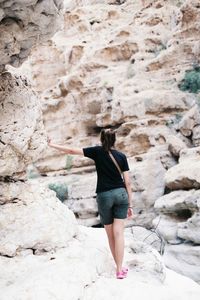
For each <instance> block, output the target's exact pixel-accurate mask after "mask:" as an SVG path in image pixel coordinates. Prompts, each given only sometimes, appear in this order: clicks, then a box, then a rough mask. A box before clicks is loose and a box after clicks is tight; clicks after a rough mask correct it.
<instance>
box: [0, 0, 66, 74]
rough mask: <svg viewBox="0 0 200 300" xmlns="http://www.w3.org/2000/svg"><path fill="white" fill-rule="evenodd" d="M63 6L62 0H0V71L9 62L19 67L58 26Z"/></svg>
mask: <svg viewBox="0 0 200 300" xmlns="http://www.w3.org/2000/svg"><path fill="white" fill-rule="evenodd" d="M61 7H62V1H61V0H56V1H53V0H48V1H37V0H25V1H21V0H11V1H0V57H1V62H0V72H2V71H3V70H4V68H5V65H7V64H11V65H13V66H15V67H18V66H19V65H20V64H21V63H22V62H23V61H24V60H26V59H27V57H28V55H29V54H30V51H31V48H32V47H33V46H35V45H36V44H38V43H39V42H41V41H45V40H47V39H49V38H50V37H51V36H52V34H53V33H54V32H55V31H56V30H58V27H59V26H58V25H59V23H60V21H59V19H60V18H61V15H60V10H61ZM58 17H59V18H58Z"/></svg>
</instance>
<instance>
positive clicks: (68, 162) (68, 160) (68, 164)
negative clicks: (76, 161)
mask: <svg viewBox="0 0 200 300" xmlns="http://www.w3.org/2000/svg"><path fill="white" fill-rule="evenodd" d="M72 163H73V156H72V155H67V156H66V162H65V169H66V170H70V169H71V168H72Z"/></svg>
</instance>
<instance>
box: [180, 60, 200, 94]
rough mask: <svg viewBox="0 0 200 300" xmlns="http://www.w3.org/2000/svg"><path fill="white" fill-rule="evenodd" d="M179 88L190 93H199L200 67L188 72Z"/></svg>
mask: <svg viewBox="0 0 200 300" xmlns="http://www.w3.org/2000/svg"><path fill="white" fill-rule="evenodd" d="M179 88H180V90H181V91H189V92H190V93H198V92H199V91H200V66H196V67H194V68H193V70H188V71H186V73H185V77H184V79H183V80H182V81H181V83H180V84H179Z"/></svg>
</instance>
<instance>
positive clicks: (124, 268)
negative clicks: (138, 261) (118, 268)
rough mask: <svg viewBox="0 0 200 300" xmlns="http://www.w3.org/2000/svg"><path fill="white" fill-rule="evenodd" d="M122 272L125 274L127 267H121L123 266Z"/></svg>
mask: <svg viewBox="0 0 200 300" xmlns="http://www.w3.org/2000/svg"><path fill="white" fill-rule="evenodd" d="M122 272H123V273H124V274H125V275H127V273H128V268H126V267H123V268H122Z"/></svg>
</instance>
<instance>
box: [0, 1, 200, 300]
mask: <svg viewBox="0 0 200 300" xmlns="http://www.w3.org/2000/svg"><path fill="white" fill-rule="evenodd" d="M173 2H174V1H169V3H166V1H161V0H160V1H154V2H152V1H149V0H147V1H134V2H133V1H118V0H115V1H113V0H112V1H101V0H100V1H65V5H64V6H65V14H64V26H63V30H62V31H60V32H58V33H57V34H56V35H55V37H54V38H53V40H52V41H48V42H47V43H46V44H43V45H42V48H40V49H39V48H37V49H36V50H34V51H33V52H32V56H31V57H30V60H29V61H28V62H27V63H25V65H24V66H23V67H22V69H21V70H15V69H14V68H13V67H11V66H9V67H8V66H6V65H7V64H10V65H12V66H14V67H18V66H19V65H20V64H21V63H22V62H23V61H24V60H25V59H27V57H28V55H29V53H30V50H31V49H33V47H34V46H35V45H37V44H38V43H41V42H42V41H46V40H47V39H48V38H49V37H50V36H51V35H52V34H53V33H54V32H56V31H57V30H58V23H59V21H60V20H61V15H60V10H61V6H62V1H59V0H48V1H36V0H26V1H23V2H22V1H20V0H18V1H17V0H16V1H0V33H1V35H0V40H1V46H0V54H1V57H2V60H1V63H0V72H1V74H0V76H1V83H0V96H1V98H0V110H1V111H0V115H1V119H0V153H1V155H0V167H1V168H0V206H1V209H0V270H3V276H0V277H1V279H0V287H1V298H2V299H3V300H4V299H6V300H8V299H15V300H17V299H20V300H23V299H24V300H25V299H27V298H30V299H35V298H37V299H40V298H44V299H56V298H57V297H60V298H61V299H65V298H66V295H67V294H68V295H70V300H71V299H77V298H79V299H101V298H102V297H105V294H104V291H105V288H104V287H105V286H109V290H107V291H108V298H109V299H117V297H118V295H119V296H120V298H123V299H129V298H130V292H132V290H133V291H134V292H135V295H137V294H138V297H139V295H141V294H142V296H143V299H149V294H150V293H152V294H153V295H154V298H155V299H156V298H157V299H160V298H162V299H166V300H169V299H172V300H175V299H177V297H181V299H183V300H184V299H188V297H190V299H191V300H197V299H198V298H199V293H200V289H199V286H198V285H197V284H195V283H194V282H193V281H192V280H190V279H187V278H184V277H182V276H179V275H177V274H175V273H174V272H172V271H169V270H168V269H166V268H165V267H164V265H163V263H162V260H161V258H160V255H159V254H158V252H157V251H156V250H155V249H153V248H152V247H150V246H148V245H147V244H146V243H144V242H143V241H138V240H135V239H133V232H132V230H131V231H130V230H127V236H126V238H127V239H126V240H127V242H126V243H127V245H126V262H127V264H128V266H129V268H130V275H129V278H128V279H127V281H123V283H122V285H121V286H120V288H119V290H118V291H117V293H116V280H115V278H114V276H115V274H114V267H113V265H112V263H111V262H112V260H111V257H109V255H108V253H109V252H108V246H107V244H106V240H105V233H103V232H102V230H101V229H98V230H97V229H92V228H91V229H88V228H84V227H80V226H78V223H77V221H76V219H75V216H74V214H73V213H72V212H71V211H70V210H69V208H71V209H72V210H73V211H74V213H75V215H76V216H77V217H78V219H79V222H80V223H81V221H82V224H84V222H85V225H92V224H96V222H97V210H96V206H95V195H94V190H92V186H94V182H95V177H94V173H91V174H87V182H88V180H89V181H90V183H91V186H90V187H89V188H88V190H86V189H85V180H86V179H85V174H86V173H85V172H86V171H87V172H90V171H93V170H94V167H93V166H92V164H91V162H90V161H89V160H87V159H85V158H82V159H79V158H76V159H73V160H72V159H71V157H65V156H63V155H60V154H59V155H57V157H55V156H56V155H55V154H56V151H54V152H52V151H51V150H50V149H48V150H47V151H46V152H44V150H45V147H46V133H45V130H44V127H43V121H42V120H43V119H44V121H45V128H46V130H47V131H48V134H49V135H50V136H51V137H52V138H53V137H56V140H57V141H65V142H66V143H68V144H70V145H71V144H76V145H77V146H80V147H83V146H86V145H89V144H96V143H97V142H98V133H99V131H100V129H101V128H102V127H108V126H112V127H116V128H118V143H117V147H118V148H119V149H123V150H124V151H126V152H127V154H128V155H129V161H130V166H131V176H132V181H133V194H134V199H135V204H134V205H135V207H134V210H135V212H136V218H135V220H133V221H132V222H131V223H130V225H133V224H134V225H136V224H139V225H141V224H142V225H145V226H146V227H151V225H152V220H153V219H154V217H155V210H154V203H155V201H156V200H157V199H158V200H157V201H158V203H159V201H161V202H162V198H160V197H162V196H163V194H164V192H165V185H166V186H168V189H169V188H170V189H171V188H172V187H174V188H173V189H177V188H179V187H177V184H179V185H180V188H183V187H181V182H183V184H186V185H187V188H190V187H191V188H192V189H193V188H194V187H195V188H196V189H197V188H198V182H199V178H198V174H196V173H195V172H191V173H190V174H189V176H188V178H187V176H186V175H185V174H184V172H183V173H182V174H181V176H179V174H177V176H176V175H174V173H173V174H172V175H170V172H171V170H172V169H173V168H174V170H176V169H175V168H177V169H178V168H179V169H180V170H184V160H183V162H182V161H181V157H182V154H184V153H186V158H185V159H187V153H189V152H190V149H189V150H187V151H189V152H187V151H186V150H185V149H186V148H188V147H191V146H194V145H195V146H197V145H199V132H198V128H199V125H200V124H199V117H198V113H199V111H198V106H195V104H196V103H197V100H198V99H197V96H196V94H194V93H186V92H185V91H182V90H181V89H180V88H179V87H178V83H180V82H181V80H182V79H183V76H184V74H185V70H187V69H188V68H189V67H191V65H192V63H193V62H195V63H198V62H199V61H198V59H199V52H198V51H199V44H198V43H197V42H196V41H197V36H198V35H197V30H198V24H199V19H198V18H199V16H198V10H199V6H198V3H197V1H184V4H183V6H181V7H179V6H177V5H175V4H174V3H173ZM86 4H87V5H86ZM193 21H194V22H193ZM191 36H192V38H193V39H194V42H193V41H191ZM182 37H185V41H184V43H183V44H181V43H180V42H181V39H182ZM177 52H178V53H180V54H179V56H178V57H177V56H176V53H177ZM183 54H184V55H183ZM50 62H51V63H50ZM175 63H176V64H175ZM30 66H31V75H30V74H29V75H28V78H29V79H31V81H32V87H33V88H34V90H35V91H36V92H35V91H34V90H33V89H32V87H31V86H30V84H29V82H28V81H27V78H24V77H22V76H21V75H20V74H21V72H22V70H23V69H24V74H25V75H26V71H28V72H29V71H30ZM49 68H50V69H49ZM52 70H53V72H52ZM43 77H44V78H45V81H44V80H41V78H43ZM38 93H39V97H40V98H41V102H39V97H38ZM41 108H42V110H43V115H42V114H41ZM189 110H190V111H189ZM185 113H187V114H185ZM183 115H184V118H183V119H182V120H181V122H179V121H180V119H181V118H182V116H183ZM191 115H192V117H191ZM191 119H192V121H191ZM74 136H75V137H76V140H74ZM191 136H192V138H191ZM192 151H193V149H192V150H191V152H192ZM179 156H180V164H178V165H176V164H177V160H178V157H179ZM189 156H190V154H189ZM38 158H40V159H39V160H38ZM36 160H37V167H38V168H39V170H40V171H41V172H47V171H58V170H61V173H67V174H70V173H71V174H73V176H74V177H71V182H70V180H69V197H68V199H66V204H67V205H63V204H62V203H60V201H59V200H58V199H57V198H56V194H55V193H54V192H52V191H50V190H49V189H47V188H46V187H44V185H46V182H45V183H44V184H40V180H41V179H39V180H35V181H34V180H31V181H30V180H29V181H25V173H26V168H27V166H28V164H30V163H32V162H34V161H36ZM190 160H191V156H190V158H189V159H188V160H187V163H188V162H190ZM194 160H195V159H194ZM194 165H195V163H194V164H193V166H194ZM63 169H66V170H65V171H64V172H63ZM179 169H178V170H179ZM76 172H77V173H79V174H78V175H77V177H75V176H76V174H74V173H76ZM168 172H169V173H168ZM83 173H84V175H83ZM144 174H145V176H144ZM175 174H176V173H175ZM167 176H168V177H167ZM173 176H175V177H176V178H177V177H178V181H177V180H176V179H175V182H173V180H174V179H173V180H172V181H170V180H171V179H170V178H171V177H173ZM68 178H69V177H68ZM165 178H166V179H165ZM167 178H168V179H167ZM73 179H79V182H74V181H73ZM48 180H49V179H48ZM50 180H52V181H53V180H54V179H52V178H51V179H50ZM194 182H195V183H196V182H197V185H195V186H194V187H193V183H194ZM188 184H190V185H189V186H188ZM77 187H81V188H80V190H78V188H77ZM82 191H83V192H82ZM171 193H173V192H171ZM190 193H191V195H190V196H189V197H188V198H190V200H188V201H187V203H186V204H185V203H183V204H182V206H181V204H180V203H178V204H177V205H175V206H174V207H173V206H172V208H171V209H173V212H174V211H175V210H176V208H177V207H178V210H184V213H183V215H184V218H185V219H184V223H181V224H179V223H177V222H174V223H173V226H172V227H173V228H172V230H171V232H170V233H169V234H168V233H166V232H163V233H162V232H161V234H162V235H163V236H164V237H165V239H166V240H167V239H168V240H169V243H170V241H171V240H173V241H174V240H175V241H176V242H177V241H180V240H184V241H188V240H189V241H190V242H193V243H199V235H198V230H197V229H198V226H199V225H198V224H199V214H198V211H199V204H198V203H196V202H195V199H196V197H197V196H198V191H197V192H196V191H190ZM170 195H171V194H170ZM171 197H172V198H173V194H172V195H171ZM181 197H182V196H181ZM183 197H186V198H187V196H186V195H184V196H183ZM160 199H161V200H160ZM181 199H182V198H181ZM180 202H181V201H180ZM179 204H180V206H179ZM156 205H157V202H156ZM67 206H68V207H69V208H68V207H67ZM161 206H162V205H161ZM182 207H183V208H182ZM157 209H158V211H159V213H160V214H164V215H165V214H168V212H169V211H170V206H169V208H168V210H169V211H168V210H166V211H165V210H162V207H161V208H160V206H159V205H158V208H157ZM159 209H160V210H159ZM172 215H173V213H172ZM190 217H191V220H190V219H189V220H188V218H190ZM172 219H173V217H172ZM80 220H81V221H80ZM190 221H191V222H190ZM169 222H171V219H170V216H169ZM193 228H195V232H194V230H193ZM102 234H103V236H102ZM144 239H146V238H144ZM156 242H157V241H156ZM175 246H176V245H175ZM182 246H183V247H184V246H185V245H182ZM190 246H191V247H190V248H189V249H190V250H191V252H192V251H193V253H194V255H196V252H195V251H194V247H193V245H190ZM170 251H171V252H170ZM170 251H169V254H170V255H171V257H175V256H176V255H177V253H176V249H172V248H170ZM173 253H175V254H173ZM168 257H170V256H168ZM190 258H193V257H192V256H190ZM64 262H65V263H64ZM195 267H196V262H195V264H194V269H195ZM177 268H178V267H177ZM187 275H188V276H191V275H190V274H187ZM197 275H198V274H197V272H196V273H195V276H193V278H194V279H195V280H196V281H199V277H198V276H197ZM170 276H171V278H173V280H172V279H171V278H170ZM58 278H59V280H58ZM136 279H137V280H136ZM21 282H23V283H24V284H21ZM133 282H134V284H133ZM66 283H67V284H66ZM135 283H136V284H135ZM36 285H37V289H36V290H35V287H36ZM117 286H118V285H117ZM183 287H184V288H183ZM96 290H98V291H99V293H98V295H97V294H96ZM169 290H170V292H169ZM107 291H106V292H107ZM166 297H167V298H166Z"/></svg>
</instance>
